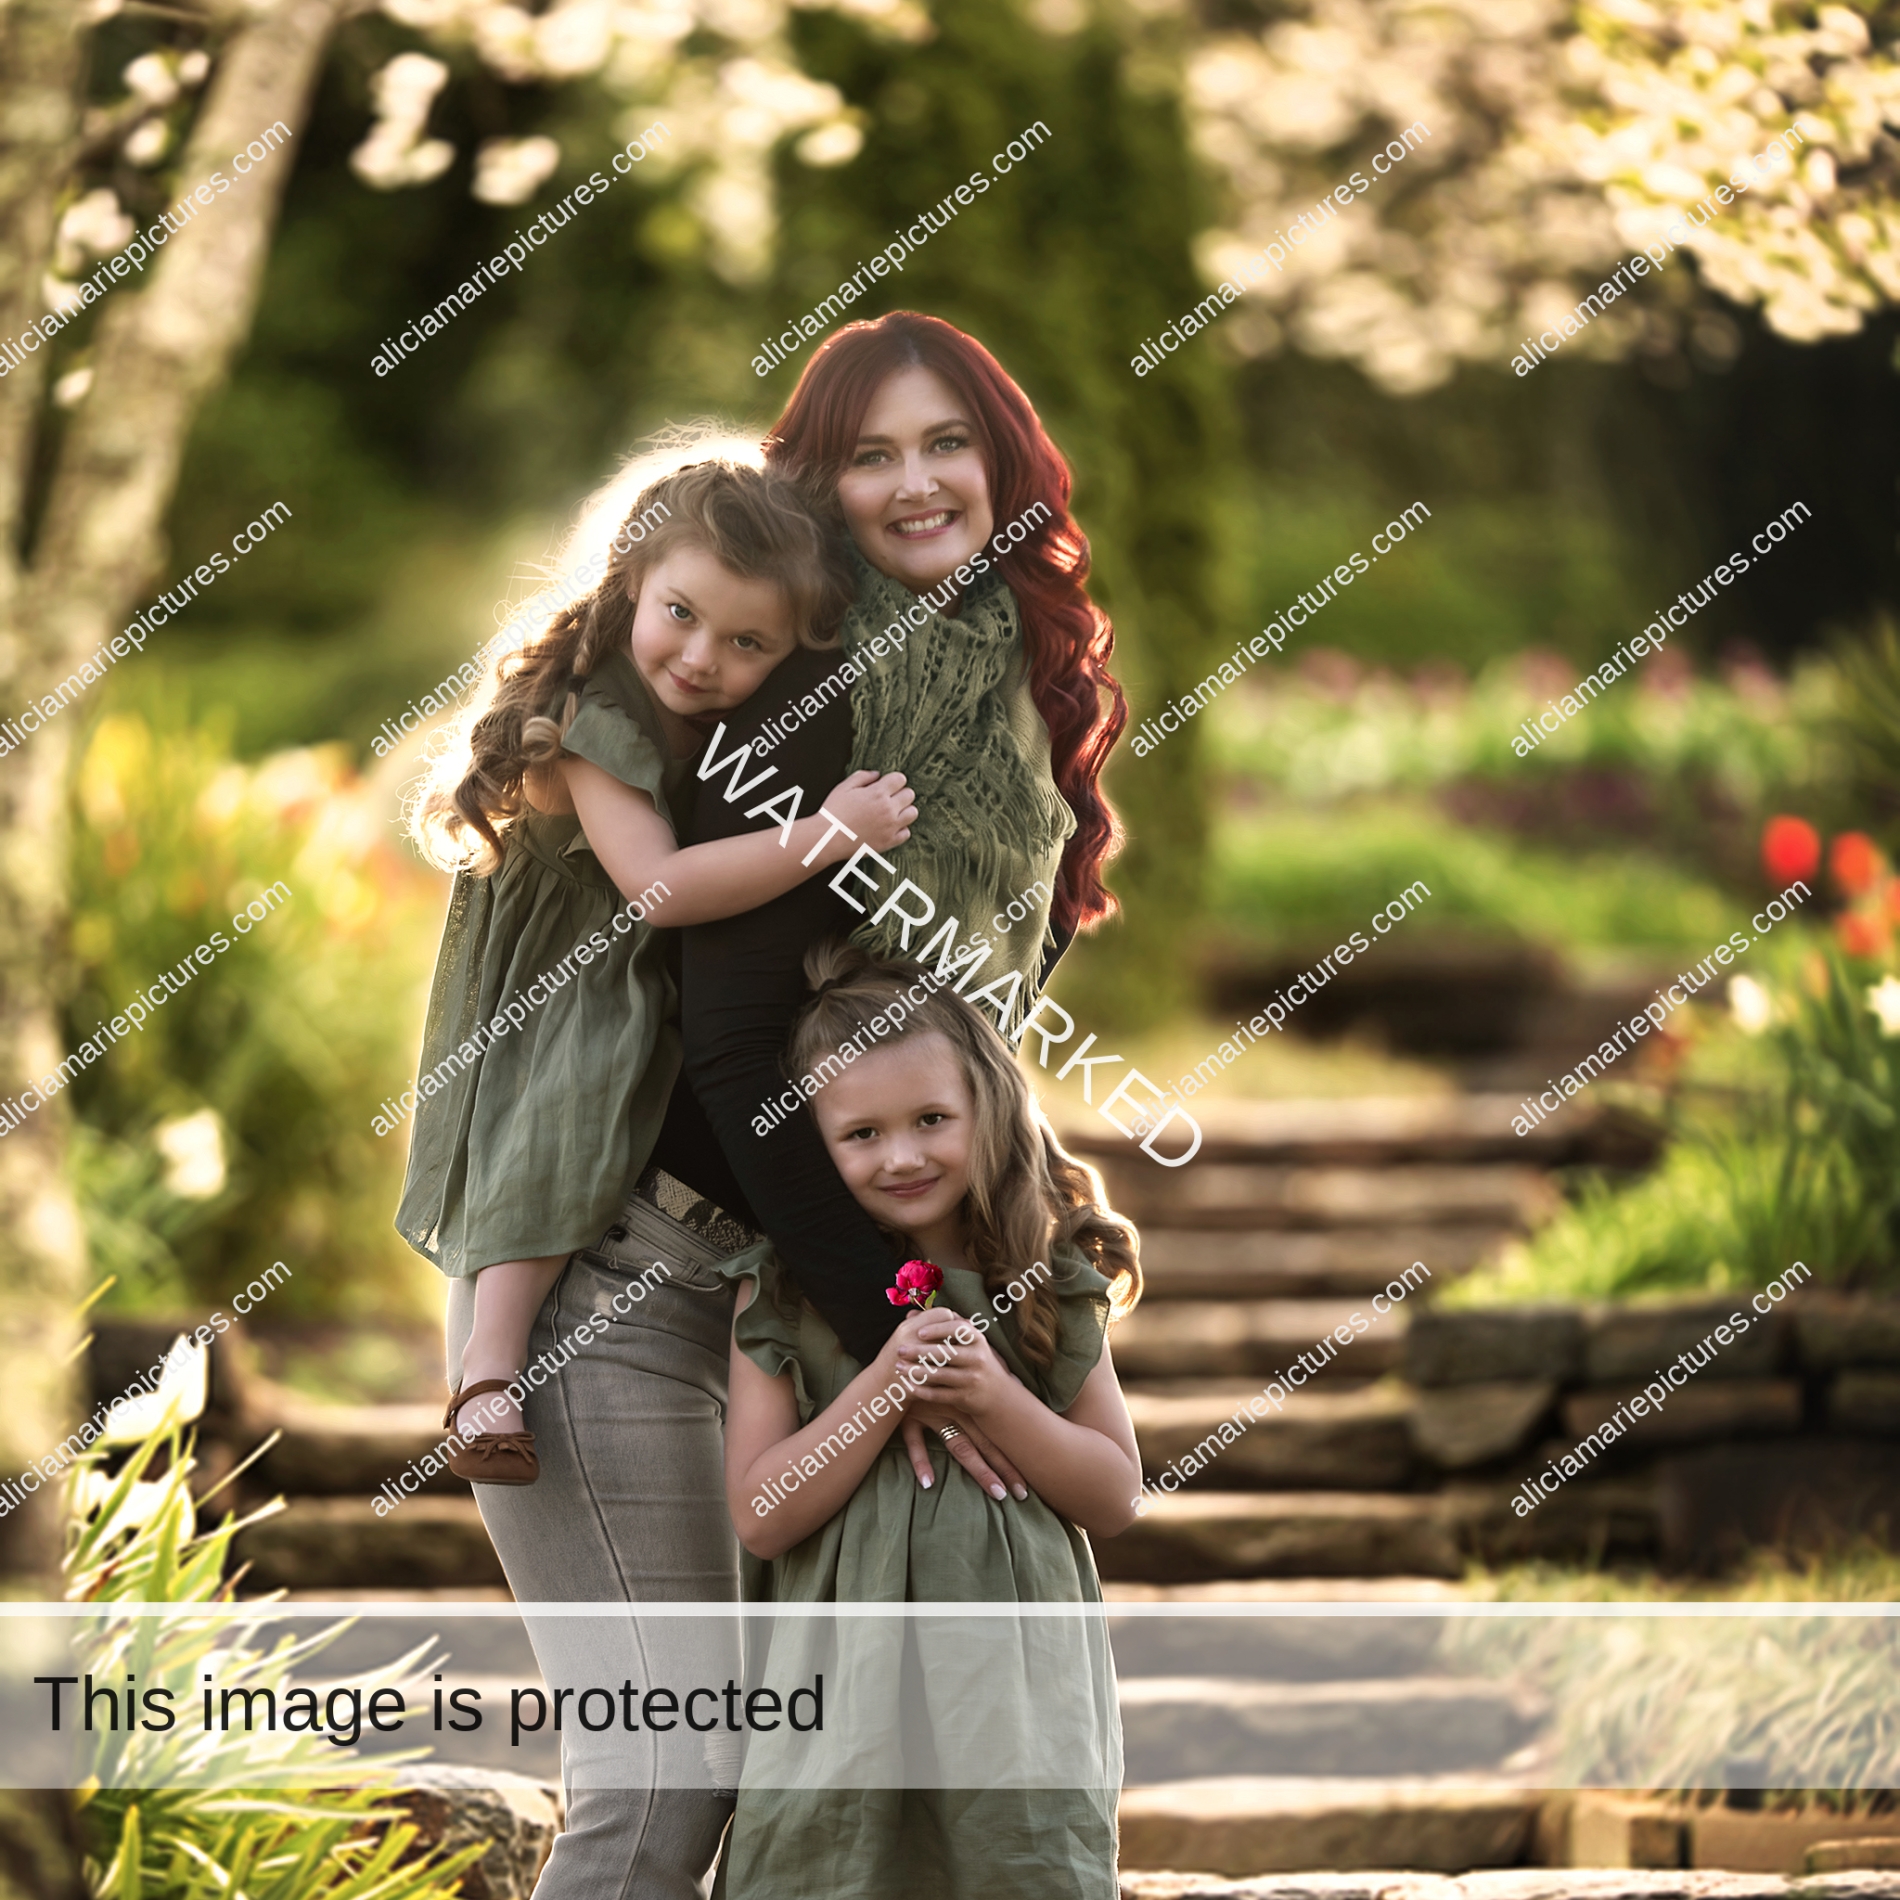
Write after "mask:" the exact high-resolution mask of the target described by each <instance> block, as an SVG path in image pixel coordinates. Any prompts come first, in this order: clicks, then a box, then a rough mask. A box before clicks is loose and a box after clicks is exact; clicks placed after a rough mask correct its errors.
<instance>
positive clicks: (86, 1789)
mask: <svg viewBox="0 0 1900 1900" xmlns="http://www.w3.org/2000/svg"><path fill="white" fill-rule="evenodd" d="M181 1348H182V1350H181V1351H180V1352H179V1354H178V1355H177V1357H176V1358H175V1359H174V1362H173V1368H172V1370H171V1371H169V1372H168V1374H167V1379H166V1384H165V1386H164V1387H163V1388H161V1392H160V1394H159V1396H158V1399H157V1400H156V1401H154V1400H152V1399H139V1400H133V1401H130V1402H128V1403H126V1404H123V1405H121V1406H119V1407H117V1408H115V1410H114V1412H113V1414H112V1415H111V1416H110V1417H109V1418H108V1420H107V1428H106V1433H105V1435H104V1436H103V1437H101V1439H100V1440H99V1441H98V1442H97V1443H96V1444H94V1445H93V1446H91V1447H89V1448H88V1449H87V1450H86V1451H85V1452H84V1453H82V1454H81V1456H80V1457H79V1458H78V1460H77V1461H76V1462H75V1464H74V1466H73V1470H72V1476H71V1479H70V1482H69V1489H68V1527H67V1542H66V1550H65V1555H64V1559H63V1569H64V1571H65V1574H66V1579H67V1591H66V1594H67V1598H68V1600H69V1601H74V1602H82V1603H96V1604H100V1605H104V1606H110V1605H113V1604H146V1603H170V1604H177V1605H180V1606H188V1605H191V1604H205V1605H212V1604H221V1603H228V1602H229V1601H231V1585H230V1584H229V1583H228V1582H226V1581H225V1573H226V1571H227V1569H228V1568H229V1565H230V1555H231V1540H232V1538H233V1537H234V1536H235V1535H236V1533H237V1532H238V1531H239V1530H240V1529H242V1528H243V1525H242V1524H239V1523H237V1522H235V1521H234V1520H233V1519H232V1518H231V1517H230V1516H229V1515H228V1514H227V1515H226V1517H225V1518H224V1519H223V1521H222V1522H221V1523H220V1524H218V1525H217V1526H216V1528H214V1529H212V1530H209V1531H200V1530H199V1529H198V1527H197V1507H196V1506H195V1504H194V1502H193V1499H192V1495H191V1488H190V1480H191V1476H192V1473H193V1470H194V1461H193V1458H192V1446H191V1440H190V1438H189V1436H188V1435H187V1434H186V1433H185V1431H184V1426H185V1424H186V1423H187V1422H188V1421H189V1420H190V1419H191V1418H193V1417H195V1416H196V1415H197V1413H198V1411H200V1410H201V1409H202V1408H203V1404H204V1385H205V1356H204V1353H203V1350H202V1349H193V1348H190V1347H187V1346H183V1345H182V1342H181ZM126 1438H132V1439H134V1441H135V1442H134V1443H133V1444H132V1449H131V1454H130V1456H129V1457H128V1458H127V1459H126V1460H125V1463H124V1465H123V1466H122V1468H121V1469H120V1470H119V1471H118V1472H117V1473H116V1474H113V1475H111V1476H108V1475H107V1474H106V1471H105V1468H104V1466H105V1461H106V1458H107V1455H108V1451H109V1448H110V1447H111V1446H112V1445H114V1444H115V1443H120V1442H122V1441H123V1440H124V1439H126ZM154 1472H155V1473H156V1474H157V1475H156V1476H151V1475H148V1474H151V1473H154ZM281 1508H282V1505H281V1500H280V1501H279V1502H278V1503H276V1504H273V1505H271V1506H268V1507H267V1510H266V1512H260V1513H256V1514H254V1515H253V1517H251V1518H249V1519H246V1520H245V1522H247V1523H250V1522H255V1521H256V1518H257V1517H258V1516H262V1515H266V1514H267V1512H268V1511H274V1510H278V1509H281ZM347 1627H348V1625H347V1624H342V1625H338V1626H337V1627H336V1628H334V1629H332V1630H329V1631H326V1632H323V1633H322V1634H319V1635H318V1636H315V1637H306V1638H302V1639H295V1638H292V1637H289V1636H282V1635H280V1636H278V1637H277V1638H276V1639H275V1640H274V1641H269V1642H268V1646H266V1644H267V1638H266V1636H265V1634H264V1633H265V1632H267V1631H268V1629H269V1625H268V1624H267V1623H261V1622H257V1621H254V1620H252V1619H250V1618H248V1617H247V1618H245V1619H244V1620H242V1621H233V1620H232V1619H230V1618H228V1617H224V1616H218V1615H215V1614H210V1613H207V1614H205V1615H202V1616H195V1615H191V1614H189V1613H187V1612H185V1611H183V1610H181V1613H179V1614H176V1615H171V1616H165V1617H151V1616H133V1615H120V1616H114V1615H113V1614H111V1611H110V1608H109V1607H108V1608H106V1609H105V1610H103V1611H102V1613H101V1615H100V1616H99V1617H98V1618H97V1620H96V1621H93V1622H89V1623H86V1624H82V1625H80V1626H78V1630H79V1633H78V1634H77V1635H76V1636H75V1638H74V1649H75V1652H76V1666H77V1667H78V1668H79V1669H80V1670H81V1671H82V1672H84V1673H88V1674H89V1675H91V1676H96V1677H98V1678H99V1679H100V1680H101V1681H109V1682H113V1683H117V1682H119V1681H121V1680H123V1679H126V1678H131V1679H134V1680H136V1681H137V1682H138V1683H139V1684H141V1685H143V1686H144V1687H146V1688H148V1689H149V1688H162V1687H169V1688H170V1689H171V1691H172V1695H173V1698H174V1702H175V1703H177V1704H181V1705H182V1707H183V1708H184V1709H187V1710H189V1709H191V1708H192V1707H193V1706H195V1703H196V1697H197V1686H198V1682H199V1679H200V1677H201V1676H203V1675H205V1674H206V1673H207V1669H208V1666H210V1665H213V1664H215V1667H216V1671H217V1674H218V1678H219V1680H220V1681H221V1682H223V1683H226V1684H231V1685H239V1684H242V1685H245V1686H248V1687H251V1688H260V1689H269V1690H271V1691H273V1692H274V1693H276V1694H281V1693H282V1692H283V1690H284V1689H285V1687H286V1678H287V1677H288V1676H289V1675H290V1674H291V1673H292V1672H293V1670H297V1669H299V1668H300V1667H301V1666H302V1665H303V1664H305V1663H307V1662H308V1661H309V1660H310V1659H311V1658H312V1657H313V1656H314V1655H316V1654H317V1653H318V1652H319V1651H320V1650H321V1649H322V1648H324V1647H325V1646H326V1645H327V1644H328V1643H329V1642H331V1641H333V1640H334V1639H335V1637H336V1636H339V1635H341V1634H342V1632H343V1630H344V1629H345V1628H347ZM426 1647H427V1645H424V1648H425V1649H426ZM421 1657H422V1651H416V1652H412V1653H411V1654H410V1655H408V1656H405V1657H403V1658H401V1659H399V1660H398V1661H397V1662H396V1663H393V1664H391V1665H390V1666H389V1667H388V1668H386V1669H384V1670H380V1671H377V1672H375V1673H374V1674H373V1675H366V1676H361V1677H356V1678H353V1679H351V1684H350V1686H352V1687H356V1688H359V1689H361V1690H363V1691H365V1692H367V1691H369V1690H372V1689H374V1688H377V1687H380V1686H382V1684H383V1683H384V1682H386V1681H390V1680H393V1679H395V1678H398V1677H401V1676H404V1675H406V1674H407V1673H408V1672H409V1671H410V1669H411V1668H413V1667H414V1666H417V1665H418V1664H419V1663H420V1661H421ZM147 1706H148V1707H149V1706H150V1705H149V1704H147ZM86 1748H87V1750H88V1755H89V1759H88V1760H87V1762H86V1767H87V1769H88V1770H89V1773H88V1774H87V1776H86V1778H85V1779H84V1780H83V1781H82V1783H81V1788H80V1793H79V1795H78V1797H77V1801H78V1806H79V1820H80V1827H81V1832H82V1836H83V1840H84V1845H85V1849H86V1877H87V1885H88V1888H89V1890H90V1891H91V1892H92V1893H93V1894H94V1895H96V1896H98V1897H99V1900H231V1896H233V1895H236V1894H242V1895H245V1896H246V1897H247V1900H454V1895H455V1894H456V1893H457V1892H458V1891H459V1888H458V1886H457V1884H456V1876H457V1875H458V1874H459V1873H460V1872H461V1871H462V1869H463V1868H465V1867H467V1866H469V1865H470V1864H471V1863H472V1862H473V1861H474V1860H475V1859H476V1858H477V1857H478V1856H479V1855H480V1854H481V1852H482V1847H481V1845H480V1844H477V1845H476V1846H473V1847H470V1848H466V1849H463V1850H462V1851H461V1852H459V1853H456V1854H453V1855H449V1856H443V1855H440V1854H437V1853H436V1852H434V1851H433V1850H431V1851H428V1852H424V1853H422V1854H420V1855H418V1856H416V1857H414V1858H405V1857H406V1856H408V1855H409V1853H410V1850H411V1849H412V1847H413V1846H414V1844H415V1840H416V1833H417V1830H416V1829H415V1827H414V1826H413V1825H412V1824H411V1823H410V1822H409V1821H408V1820H407V1819H406V1818H405V1817H404V1815H403V1813H402V1811H401V1809H399V1808H382V1807H378V1806H377V1805H376V1804H377V1798H378V1793H379V1790H381V1791H386V1789H387V1786H388V1782H389V1778H390V1775H391V1773H392V1771H393V1769H394V1767H395V1766H396V1765H397V1764H398V1763H399V1762H400V1761H402V1760H404V1759H407V1757H404V1756H384V1757H382V1758H381V1759H380V1760H377V1761H374V1762H353V1763H352V1764H351V1771H352V1773H353V1774H354V1775H355V1777H356V1778H357V1779H358V1780H359V1781H360V1782H362V1783H363V1784H365V1785H362V1786H358V1787H353V1788H335V1787H324V1786H321V1785H315V1784H317V1779H318V1777H320V1776H322V1775H324V1774H326V1773H327V1774H329V1775H332V1776H334V1774H335V1773H336V1763H335V1751H334V1750H332V1749H330V1748H329V1746H328V1744H327V1743H325V1742H324V1741H323V1740H322V1739H321V1738H319V1737H317V1736H315V1735H290V1734H284V1733H281V1732H280V1733H269V1734H258V1735H253V1734H251V1733H249V1732H246V1733H243V1734H237V1733H225V1732H222V1731H219V1730H215V1729H214V1730H211V1731H208V1732H206V1731H201V1730H195V1729H194V1728H193V1727H192V1725H191V1723H190V1721H189V1718H187V1719H186V1720H185V1721H181V1722H179V1723H178V1724H177V1725H176V1726H174V1727H173V1728H171V1729H169V1730H153V1729H149V1728H143V1727H141V1728H137V1729H134V1728H132V1727H130V1726H129V1725H128V1727H127V1728H126V1729H124V1730H121V1729H119V1728H118V1727H117V1725H116V1724H115V1725H114V1726H113V1727H112V1728H111V1729H106V1728H103V1727H101V1728H100V1729H98V1730H96V1731H94V1732H93V1734H92V1735H91V1736H90V1737H89V1738H88V1741H87V1743H86ZM247 1775H250V1776H260V1775H268V1776H269V1777H270V1778H271V1780H272V1781H273V1782H274V1783H275V1784H276V1785H274V1786H272V1787H270V1788H266V1789H259V1790H246V1789H244V1788H243V1787H242V1786H241V1785H240V1786H233V1785H232V1784H234V1783H241V1782H242V1780H243V1778H244V1777H245V1776H247Z"/></svg>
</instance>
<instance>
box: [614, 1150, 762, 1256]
mask: <svg viewBox="0 0 1900 1900" xmlns="http://www.w3.org/2000/svg"><path fill="white" fill-rule="evenodd" d="M633 1198H634V1199H635V1200H636V1201H644V1202H645V1203H646V1204H647V1206H649V1207H651V1208H654V1209H656V1210H657V1211H658V1212H659V1213H662V1214H664V1215H665V1216H666V1217H667V1219H668V1220H671V1221H677V1222H678V1223H679V1224H680V1226H682V1227H684V1228H685V1229H686V1230H687V1232H688V1233H692V1234H697V1235H698V1236H699V1238H700V1239H701V1240H703V1241H705V1243H706V1244H707V1246H709V1247H712V1248H714V1249H715V1250H716V1251H717V1252H719V1253H721V1254H733V1253H737V1252H739V1250H740V1249H741V1248H743V1247H750V1246H751V1245H752V1244H753V1243H754V1242H755V1241H756V1240H757V1239H758V1238H759V1236H758V1235H757V1234H756V1233H754V1232H753V1230H752V1229H751V1228H750V1227H748V1226H747V1225H746V1224H745V1222H744V1221H742V1220H738V1219H736V1218H735V1217H734V1216H733V1215H731V1214H728V1213H727V1212H726V1210H725V1209H724V1208H723V1207H721V1206H719V1205H718V1204H717V1203H716V1202H714V1201H709V1200H707V1198H706V1197H705V1195H703V1194H701V1193H698V1192H697V1191H696V1190H695V1189H693V1188H689V1187H688V1186H687V1185H686V1183H685V1182H684V1181H682V1180H679V1179H678V1178H677V1177H676V1176H674V1175H670V1174H668V1173H667V1171H666V1170H665V1169H664V1168H648V1169H647V1171H646V1172H645V1173H644V1174H643V1175H641V1177H640V1179H639V1180H638V1181H637V1182H635V1184H634V1189H633Z"/></svg>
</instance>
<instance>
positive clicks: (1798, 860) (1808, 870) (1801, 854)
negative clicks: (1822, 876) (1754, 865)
mask: <svg viewBox="0 0 1900 1900" xmlns="http://www.w3.org/2000/svg"><path fill="white" fill-rule="evenodd" d="M1761 866H1762V869H1763V870H1764V871H1766V872H1767V873H1768V879H1769V882H1770V883H1772V884H1793V883H1795V882H1796V881H1797V880H1798V881H1800V882H1802V883H1805V882H1806V881H1807V880H1808V879H1809V878H1811V877H1812V876H1813V875H1814V874H1815V872H1817V871H1818V870H1819V869H1820V868H1821V834H1820V833H1819V832H1818V831H1816V830H1815V828H1814V827H1813V826H1812V825H1811V824H1809V823H1808V821H1807V820H1806V819H1805V818H1771V819H1769V821H1768V823H1767V825H1766V826H1765V827H1764V828H1763V831H1762V834H1761Z"/></svg>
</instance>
